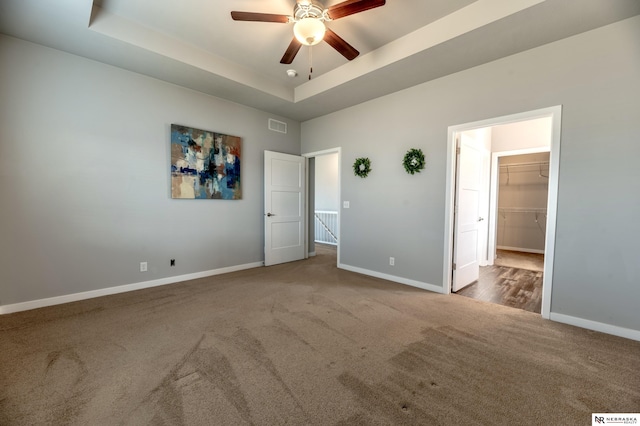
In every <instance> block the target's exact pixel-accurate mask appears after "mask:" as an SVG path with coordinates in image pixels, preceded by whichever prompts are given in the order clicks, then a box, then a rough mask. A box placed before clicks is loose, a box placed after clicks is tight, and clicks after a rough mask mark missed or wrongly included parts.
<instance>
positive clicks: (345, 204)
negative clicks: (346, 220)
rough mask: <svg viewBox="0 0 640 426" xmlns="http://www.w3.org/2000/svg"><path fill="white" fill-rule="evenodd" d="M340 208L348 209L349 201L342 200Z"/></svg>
mask: <svg viewBox="0 0 640 426" xmlns="http://www.w3.org/2000/svg"><path fill="white" fill-rule="evenodd" d="M342 208H344V209H348V208H349V202H348V201H343V202H342Z"/></svg>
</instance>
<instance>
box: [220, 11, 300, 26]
mask: <svg viewBox="0 0 640 426" xmlns="http://www.w3.org/2000/svg"><path fill="white" fill-rule="evenodd" d="M231 18H232V19H233V20H234V21H257V22H278V23H282V24H286V23H287V22H289V17H288V16H287V15H276V14H273V13H255V12H236V11H233V12H231Z"/></svg>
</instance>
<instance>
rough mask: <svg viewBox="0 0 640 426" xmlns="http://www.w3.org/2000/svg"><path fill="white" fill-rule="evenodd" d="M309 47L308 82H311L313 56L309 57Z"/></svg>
mask: <svg viewBox="0 0 640 426" xmlns="http://www.w3.org/2000/svg"><path fill="white" fill-rule="evenodd" d="M311 48H312V47H311V46H309V80H311V74H312V73H313V62H312V61H313V56H311Z"/></svg>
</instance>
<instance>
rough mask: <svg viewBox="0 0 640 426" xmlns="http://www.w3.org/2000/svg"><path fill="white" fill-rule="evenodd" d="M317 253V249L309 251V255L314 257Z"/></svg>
mask: <svg viewBox="0 0 640 426" xmlns="http://www.w3.org/2000/svg"><path fill="white" fill-rule="evenodd" d="M315 255H316V252H315V251H310V252H309V253H307V256H309V257H313V256H315Z"/></svg>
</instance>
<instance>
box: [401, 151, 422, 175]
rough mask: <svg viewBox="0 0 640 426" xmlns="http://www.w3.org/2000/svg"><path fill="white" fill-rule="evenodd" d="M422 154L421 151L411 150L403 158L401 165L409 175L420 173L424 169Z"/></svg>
mask: <svg viewBox="0 0 640 426" xmlns="http://www.w3.org/2000/svg"><path fill="white" fill-rule="evenodd" d="M424 164H425V162H424V154H423V153H422V150H421V149H416V148H411V149H410V150H409V151H407V153H406V154H405V156H404V160H402V165H403V166H404V169H405V170H406V171H407V173H409V174H414V173H416V172H417V173H420V170H422V169H424Z"/></svg>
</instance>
